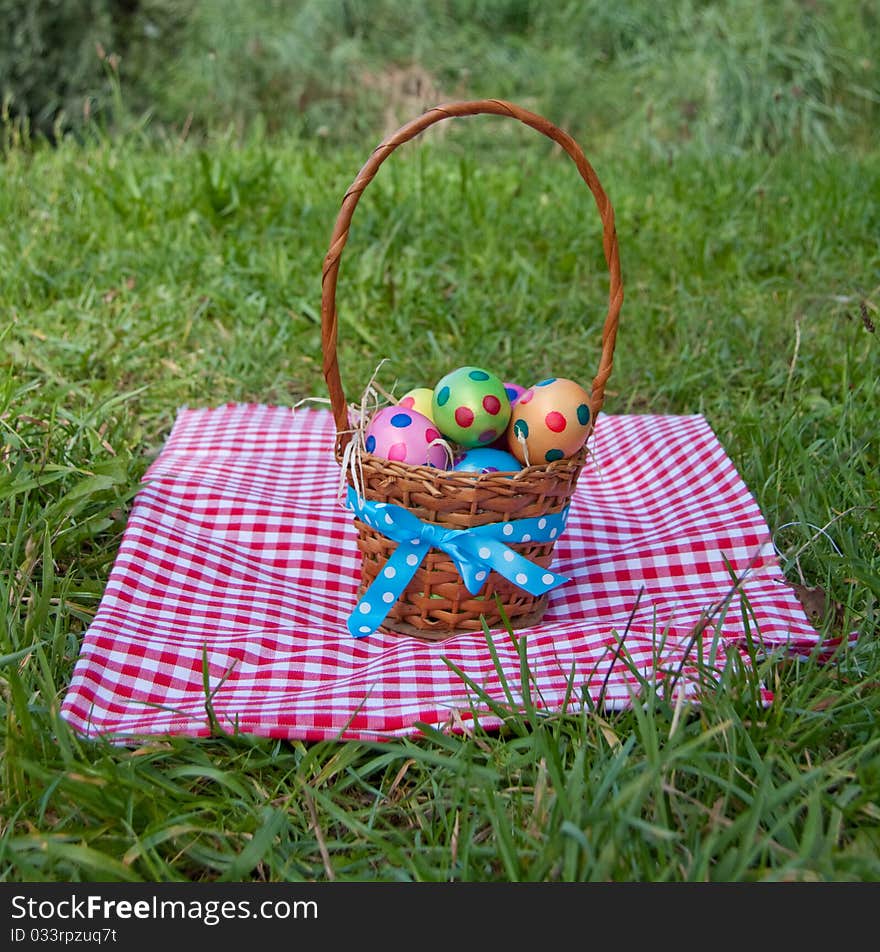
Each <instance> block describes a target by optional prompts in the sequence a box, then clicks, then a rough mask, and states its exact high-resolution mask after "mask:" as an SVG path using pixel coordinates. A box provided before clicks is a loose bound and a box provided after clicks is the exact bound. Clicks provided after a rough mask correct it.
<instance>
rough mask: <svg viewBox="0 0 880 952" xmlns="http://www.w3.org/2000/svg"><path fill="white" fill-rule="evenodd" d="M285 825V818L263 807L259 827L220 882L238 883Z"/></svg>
mask: <svg viewBox="0 0 880 952" xmlns="http://www.w3.org/2000/svg"><path fill="white" fill-rule="evenodd" d="M286 825H287V817H286V815H285V814H284V813H283V812H282V811H281V810H277V809H275V808H273V807H264V808H263V809H262V810H261V811H260V826H259V827H258V828H257V830H256V831H255V832H254V834H253V836H252V837H251V838H250V840H249V841H248V843H247V845H246V846H245V848H244V849H243V850H242V851H241V852H240V853H239V854H238V855H237V856H236V857H234V858H233V860H232V862H231V863H230V864H229V867H228V869H227V870H226V872H224V873H223V875H222V876H221V877H220V882H224V883H234V882H240V881H241V880H242V879H244V878H245V876H246V874H248V873H250V872H251V871H252V870H253V868H254V867H255V866H256V865H257V864H258V863H260V862H262V861H263V859H264V858H265V856H266V853H268V852H269V850H270V849H271V848H272V844H273V842H274V840H275V838H276V837H277V836H278V834H279V833H280V832H281V830H282V829H283V828H284V827H285V826H286Z"/></svg>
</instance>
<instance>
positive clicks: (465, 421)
mask: <svg viewBox="0 0 880 952" xmlns="http://www.w3.org/2000/svg"><path fill="white" fill-rule="evenodd" d="M432 410H433V418H434V422H435V423H436V424H437V428H438V429H439V430H440V432H441V433H442V434H443V435H444V436H445V437H447V438H448V439H450V440H453V441H454V442H456V443H458V444H459V445H460V446H464V447H467V448H472V447H475V446H488V445H489V444H490V443H493V442H494V441H495V440H497V439H498V437H499V436H500V435H501V434H502V433H504V431H505V430H506V429H507V424H508V422H509V420H510V397H508V395H507V391H506V390H505V389H504V384H503V383H502V382H501V380H500V379H499V378H498V377H496V376H495V374H493V373H490V372H489V371H488V370H483V368H482V367H459V368H458V369H457V370H453V371H451V372H450V373H448V374H446V376H445V377H443V378H442V379H441V380H440V381H438V383H437V385H436V386H435V387H434V398H433V402H432Z"/></svg>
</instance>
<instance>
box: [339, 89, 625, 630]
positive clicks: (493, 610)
mask: <svg viewBox="0 0 880 952" xmlns="http://www.w3.org/2000/svg"><path fill="white" fill-rule="evenodd" d="M477 114H494V115H498V116H507V117H511V118H514V119H517V120H518V121H520V122H522V123H524V124H525V125H527V126H531V127H532V128H533V129H536V130H537V131H538V132H541V133H543V134H544V135H546V136H547V137H549V138H550V139H552V140H553V141H555V142H557V143H558V144H559V145H560V146H561V147H562V148H563V149H564V150H565V152H566V153H567V154H568V155H569V156H570V157H571V159H572V160H573V161H574V163H575V165H576V166H577V169H578V172H579V173H580V175H581V178H582V179H583V180H584V182H586V184H587V186H588V187H589V189H590V191H591V192H592V193H593V197H594V199H595V201H596V206H597V208H598V211H599V215H600V217H601V220H602V224H603V244H604V251H605V260H606V262H607V265H608V270H609V274H610V289H609V303H608V314H607V317H606V319H605V323H604V327H603V330H602V341H601V355H600V359H599V367H598V370H597V372H596V376H595V378H594V379H593V382H592V390H591V394H590V410H591V414H592V420H593V421H595V419H596V416H597V414H598V413H599V410H600V409H601V407H602V404H603V401H604V395H605V384H606V381H607V379H608V376H609V374H610V372H611V367H612V359H613V354H614V345H615V339H616V335H617V325H618V316H619V313H620V307H621V304H622V301H623V287H622V283H621V276H620V260H619V255H618V247H617V235H616V232H615V227H614V212H613V209H612V207H611V203H610V202H609V200H608V198H607V196H606V195H605V192H604V190H603V188H602V186H601V184H600V183H599V180H598V178H597V176H596V173H595V172H594V171H593V168H592V167H591V165H590V164H589V162H588V161H587V159H586V158H585V156H584V154H583V152H582V151H581V149H580V148H579V147H578V145H577V144H576V143H575V141H574V140H573V139H572V138H571V137H570V136H569V135H568V134H567V133H565V132H563V131H562V130H560V129H558V128H557V127H556V126H554V125H553V124H552V123H550V122H549V121H548V120H546V119H544V118H543V117H541V116H539V115H537V114H535V113H532V112H528V111H527V110H525V109H522V108H520V107H518V106H516V105H513V104H511V103H507V102H503V101H500V100H494V99H492V100H479V101H473V102H453V103H447V104H444V105H441V106H437V107H435V108H433V109H430V110H429V111H427V112H426V113H424V114H423V115H422V116H420V117H418V118H417V119H414V120H412V121H411V122H409V123H407V124H406V125H404V126H403V127H402V128H400V129H399V130H398V131H397V132H395V133H393V134H392V135H390V136H389V137H388V138H387V139H385V140H384V141H383V142H382V143H381V144H380V145H379V146H378V147H377V148H376V149H375V151H374V152H373V153H372V155H371V156H370V158H369V159H368V160H367V162H366V163H365V164H364V166H363V168H362V169H361V170H360V172H359V173H358V175H357V177H356V178H355V180H354V182H352V184H351V186H350V187H349V189H348V191H347V192H346V193H345V198H344V200H343V203H342V207H341V209H340V212H339V215H338V217H337V220H336V225H335V228H334V230H333V234H332V237H331V240H330V249H329V251H328V253H327V256H326V258H325V259H324V268H323V284H322V301H321V321H322V345H323V356H324V368H323V369H324V377H325V379H326V381H327V387H328V391H329V395H330V402H331V406H332V410H333V415H334V419H335V423H336V429H337V441H336V456H337V459H338V461H339V462H340V464H342V462H343V458H344V456H345V455H346V454H345V451H346V447H347V446H348V444H349V443H350V441H351V440H352V438H353V430H352V426H351V423H350V420H349V407H348V404H347V401H346V397H345V393H344V391H343V388H342V383H341V380H340V375H339V364H338V360H337V332H338V319H337V309H336V283H337V277H338V273H339V263H340V256H341V254H342V251H343V248H344V247H345V243H346V241H347V239H348V233H349V226H350V223H351V219H352V215H353V213H354V210H355V207H356V206H357V203H358V201H359V199H360V197H361V193H362V192H363V191H364V189H365V188H366V187H367V185H368V184H369V183H370V182H371V181H372V179H373V177H374V175H375V174H376V172H377V171H378V169H379V166H380V165H381V164H382V162H384V161H385V159H386V158H387V157H388V156H389V155H390V154H391V153H392V152H393V151H394V150H395V149H396V148H397V147H398V146H399V145H401V144H403V143H404V142H407V141H409V140H410V139H412V138H413V137H414V136H416V135H418V134H419V133H420V132H422V131H423V130H425V129H426V128H428V127H429V126H431V125H433V124H434V123H436V122H439V121H441V120H443V119H447V118H450V117H456V116H471V115H477ZM586 455H587V450H586V444H585V445H584V447H583V448H582V449H581V450H579V451H578V452H577V453H576V454H575V455H574V456H572V457H569V458H566V459H561V460H558V461H555V462H553V463H548V464H543V465H534V466H528V467H526V468H525V469H523V470H522V471H520V472H518V473H516V474H515V476H513V477H512V478H511V477H510V476H509V475H508V476H500V475H497V474H493V473H487V474H483V475H479V476H475V475H474V474H473V473H461V472H456V471H443V470H437V469H434V468H431V467H428V466H411V465H406V464H403V463H398V462H392V461H389V460H386V459H382V458H379V457H377V456H374V455H372V454H369V453H367V452H366V451H365V450H362V448H360V447H359V453H358V456H359V466H358V474H359V479H358V482H359V484H360V485H359V486H358V490H359V492H360V493H361V494H362V495H363V498H364V499H367V500H370V501H372V502H373V503H380V504H382V503H384V504H389V503H390V504H395V505H398V506H402V507H404V508H405V509H406V510H408V511H409V512H410V513H412V514H413V515H414V516H415V517H416V518H417V519H419V520H420V521H421V522H422V523H426V524H431V525H435V526H439V527H446V528H449V529H457V530H468V529H472V528H474V527H478V526H486V525H488V524H492V523H504V522H507V521H510V520H519V519H529V518H535V517H537V518H538V519H539V520H540V522H541V523H542V524H543V522H544V521H545V520H544V518H542V517H551V518H552V517H553V516H554V515H557V514H559V513H562V512H563V511H564V510H565V509H566V508H567V506H568V504H569V501H570V499H571V496H572V493H573V492H574V489H575V486H576V484H577V480H578V477H579V475H580V472H581V469H582V468H583V465H584V462H585V460H586ZM350 482H351V478H350ZM557 517H558V515H557ZM371 521H372V520H371ZM355 525H356V528H357V531H358V545H359V549H360V552H361V556H362V568H361V586H360V595H363V593H364V592H365V591H366V590H367V589H368V588H369V586H370V585H371V584H372V583H373V582H374V581H375V580H376V579H377V576H378V575H379V573H380V572H382V570H383V568H384V567H385V565H386V562H387V561H388V560H389V559H390V558H391V557H392V555H393V554H394V552H395V550H396V549H397V547H398V544H399V543H398V542H396V541H394V540H392V539H390V538H388V537H386V536H385V535H384V534H383V533H382V532H380V531H377V529H376V528H374V527H371V526H369V525H367V524H366V523H365V522H364V521H362V520H361V519H359V518H355ZM555 542H556V538H552V539H545V540H544V541H541V542H533V541H523V542H519V543H511V545H510V548H512V549H514V550H515V551H516V552H517V553H519V554H520V555H522V556H524V557H525V558H527V559H528V560H530V561H531V562H532V563H534V564H535V565H540V566H542V567H543V568H545V569H549V568H550V566H551V563H552V560H553V548H554V545H555ZM547 599H548V595H547V593H546V592H545V593H543V594H539V595H530V594H529V593H528V592H526V591H525V590H524V589H522V588H520V587H519V586H518V585H517V584H515V582H513V581H509V580H508V579H506V578H504V577H503V576H502V575H500V574H498V573H497V572H495V571H491V572H490V574H489V575H488V578H487V580H486V582H485V584H484V586H483V588H482V589H481V590H480V591H479V592H478V594H477V595H476V596H474V595H472V594H470V592H469V591H468V589H467V588H466V587H465V585H464V583H463V581H462V577H461V575H460V573H459V571H458V569H457V567H456V565H455V563H454V561H453V559H452V558H451V557H450V556H449V555H448V554H447V553H446V552H445V551H442V550H440V549H439V548H431V549H430V550H429V551H428V552H427V554H426V555H425V556H424V558H423V560H422V561H421V563H420V565H419V566H418V568H417V569H416V570H415V574H414V576H413V577H412V579H411V581H410V582H409V584H408V585H407V586H406V588H405V589H404V591H403V592H402V593H401V594H400V595H399V597H397V599H396V601H395V603H394V604H393V606H392V607H391V609H390V611H389V612H388V614H387V617H386V618H385V619H384V621H383V623H382V626H381V627H382V628H383V629H384V630H386V631H389V632H397V633H401V634H406V635H413V636H416V637H418V638H422V639H427V640H431V641H438V640H442V639H444V638H447V637H449V636H451V635H454V634H457V633H460V632H467V631H471V632H472V631H479V630H481V629H482V627H483V622H484V621H485V623H486V625H487V626H488V627H489V628H490V629H491V628H498V627H506V626H507V625H509V626H510V627H511V628H523V627H527V626H530V625H534V624H536V623H537V622H538V621H539V620H540V619H541V617H542V615H543V613H544V610H545V608H546V606H547Z"/></svg>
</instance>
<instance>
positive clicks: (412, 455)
mask: <svg viewBox="0 0 880 952" xmlns="http://www.w3.org/2000/svg"><path fill="white" fill-rule="evenodd" d="M438 441H440V442H438ZM364 448H365V449H366V451H367V452H368V453H372V454H373V455H374V456H380V457H381V458H382V459H387V460H393V461H395V462H399V463H408V464H410V465H412V466H433V467H434V468H435V469H448V468H449V453H448V452H447V448H446V446H445V444H444V442H443V441H442V436H441V434H440V432H439V431H438V429H437V427H436V426H435V425H434V423H433V422H432V421H431V420H429V419H428V418H427V417H426V416H425V415H424V414H422V413H419V412H418V411H417V410H411V409H408V408H405V407H400V406H399V405H398V406H390V407H383V408H382V409H381V410H377V411H376V413H374V414H373V416H372V417H371V418H370V422H369V424H368V425H367V428H366V430H365V431H364Z"/></svg>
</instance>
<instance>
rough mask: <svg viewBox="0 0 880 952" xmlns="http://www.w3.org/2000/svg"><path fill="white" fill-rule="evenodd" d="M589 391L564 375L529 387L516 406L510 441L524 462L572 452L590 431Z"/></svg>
mask: <svg viewBox="0 0 880 952" xmlns="http://www.w3.org/2000/svg"><path fill="white" fill-rule="evenodd" d="M590 420H591V414H590V395H589V394H588V393H587V391H586V390H584V388H583V387H581V386H580V384H578V383H575V381H574V380H568V379H566V378H565V377H551V378H550V379H549V380H542V381H541V382H540V383H538V384H535V386H534V387H529V389H528V390H526V392H525V393H524V394H522V396H520V398H519V399H518V400H517V401H516V404H515V406H514V407H513V410H512V413H511V417H510V426H508V428H507V445H508V449H509V450H510V452H511V453H513V455H514V456H515V457H516V458H517V459H518V460H520V461H521V462H522V463H525V464H526V465H530V466H537V465H541V464H544V463H552V462H553V461H554V460H557V459H565V458H566V457H568V456H573V455H574V454H575V453H576V452H577V451H578V450H579V449H580V448H581V447H582V446H583V445H584V442H585V440H586V438H587V435H588V434H589V431H590Z"/></svg>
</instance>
